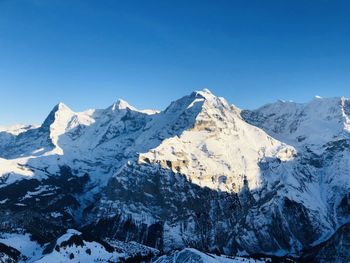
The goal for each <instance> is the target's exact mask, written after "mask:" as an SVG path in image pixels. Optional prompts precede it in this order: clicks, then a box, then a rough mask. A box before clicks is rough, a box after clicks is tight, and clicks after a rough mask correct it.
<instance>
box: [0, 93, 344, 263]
mask: <svg viewBox="0 0 350 263" xmlns="http://www.w3.org/2000/svg"><path fill="white" fill-rule="evenodd" d="M271 261H274V262H350V100H349V99H347V98H343V97H341V98H320V97H315V98H314V99H313V100H312V101H310V102H309V103H303V104H299V103H294V102H284V101H278V102H276V103H272V104H268V105H265V106H262V107H261V108H258V109H256V110H241V109H239V108H237V107H236V106H234V105H232V104H230V103H229V102H227V101H226V100H225V99H224V98H221V97H216V96H215V95H213V94H212V93H211V92H210V91H209V90H207V89H205V90H202V91H197V92H193V93H191V94H190V95H188V96H185V97H183V98H180V99H179V100H176V101H174V102H172V103H171V104H170V105H169V106H168V107H167V108H166V109H165V110H163V111H156V110H138V109H136V108H135V107H133V106H130V105H129V104H128V103H127V102H125V101H123V100H118V101H117V102H115V103H114V104H113V105H111V106H110V107H108V108H106V109H96V110H95V109H90V110H86V111H84V112H74V111H72V110H71V109H69V108H68V107H67V106H66V105H64V104H63V103H59V104H58V105H56V106H55V107H54V108H53V109H52V111H51V112H50V113H49V114H48V116H47V118H46V119H45V120H44V121H43V122H42V124H41V125H39V126H35V125H16V126H13V127H0V262H50V263H51V262H157V263H166V262H177V263H185V262H222V263H233V262H271Z"/></svg>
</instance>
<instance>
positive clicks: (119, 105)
mask: <svg viewBox="0 0 350 263" xmlns="http://www.w3.org/2000/svg"><path fill="white" fill-rule="evenodd" d="M111 109H112V110H113V111H115V110H126V109H129V110H137V109H136V108H135V107H133V106H131V105H130V104H129V103H128V102H126V101H125V100H123V99H118V100H117V101H116V102H115V103H113V105H112V106H111Z"/></svg>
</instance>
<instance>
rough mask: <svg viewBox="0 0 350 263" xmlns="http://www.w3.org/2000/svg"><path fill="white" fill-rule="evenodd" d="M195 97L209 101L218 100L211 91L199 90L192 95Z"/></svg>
mask: <svg viewBox="0 0 350 263" xmlns="http://www.w3.org/2000/svg"><path fill="white" fill-rule="evenodd" d="M192 95H193V96H195V97H202V98H204V99H207V100H211V99H214V98H216V96H215V95H214V94H213V93H212V92H211V91H210V90H209V89H202V90H197V91H194V92H193V93H192Z"/></svg>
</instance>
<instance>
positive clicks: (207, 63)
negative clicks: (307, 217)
mask: <svg viewBox="0 0 350 263" xmlns="http://www.w3.org/2000/svg"><path fill="white" fill-rule="evenodd" d="M349 14H350V1H322V0H317V1H312V0H304V1H299V0H291V1H288V0H283V1H280V0H276V1H271V0H264V1H261V0H256V1H253V0H247V1H246V0H242V1H238V0H235V1H233V0H227V1H222V0H215V1H214V0H212V1H204V0H198V1H194V0H185V1H181V0H176V1H167V0H158V1H152V0H148V1H146V0H145V1H133V0H130V1H112V0H102V1H98V0H95V1H89V0H84V1H83V0H81V1H80V0H74V1H70V0H69V1H68V0H0V125H8V124H13V123H17V122H20V123H37V124H39V123H41V121H42V120H43V119H44V118H45V116H46V115H47V114H48V112H49V111H50V109H51V108H52V107H53V106H54V105H55V104H56V103H57V102H59V101H63V102H64V103H66V104H67V105H68V106H70V107H71V108H72V109H73V110H75V111H81V110H84V109H86V108H93V107H94V108H105V107H107V106H109V105H110V104H112V103H113V101H115V100H116V99H117V98H119V97H121V98H124V99H125V100H127V101H128V102H129V103H130V104H132V105H134V106H136V107H138V108H158V109H163V108H165V107H166V106H167V105H168V104H169V103H170V101H172V100H174V99H177V98H179V97H181V96H183V95H186V94H188V93H190V92H191V91H193V90H198V89H202V88H209V89H210V90H211V91H212V92H213V93H214V94H216V95H219V96H223V97H225V98H227V99H228V100H229V101H230V102H231V103H233V104H236V105H237V106H239V107H241V108H255V107H257V106H260V105H262V104H264V103H268V102H272V101H275V100H277V99H286V100H295V101H300V102H304V101H308V100H310V99H311V98H312V97H313V96H314V95H320V96H324V97H328V96H340V95H344V96H348V97H350V86H349V83H350V15H349Z"/></svg>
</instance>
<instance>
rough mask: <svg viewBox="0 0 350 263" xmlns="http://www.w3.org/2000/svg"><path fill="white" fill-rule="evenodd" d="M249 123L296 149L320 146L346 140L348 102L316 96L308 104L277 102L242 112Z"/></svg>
mask: <svg viewBox="0 0 350 263" xmlns="http://www.w3.org/2000/svg"><path fill="white" fill-rule="evenodd" d="M242 115H243V117H244V119H245V120H246V121H248V122H249V123H251V124H253V125H255V126H258V127H261V128H262V129H263V130H265V131H266V132H268V133H269V134H270V135H271V136H273V137H274V138H278V139H279V140H282V141H284V142H287V143H288V144H290V145H293V146H295V147H298V148H300V147H305V146H306V147H309V148H311V149H315V150H317V149H318V148H319V147H320V146H323V145H324V144H326V143H328V142H330V141H334V140H340V139H343V138H346V139H349V133H350V100H349V99H347V98H344V97H340V98H339V97H335V98H321V97H317V96H316V97H315V98H314V99H313V100H312V101H311V102H309V103H304V104H300V103H295V102H286V101H278V102H276V103H272V104H267V105H265V106H263V107H261V108H259V109H257V110H254V111H243V114H242Z"/></svg>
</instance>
